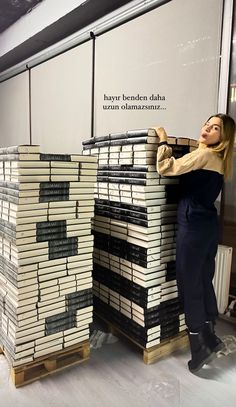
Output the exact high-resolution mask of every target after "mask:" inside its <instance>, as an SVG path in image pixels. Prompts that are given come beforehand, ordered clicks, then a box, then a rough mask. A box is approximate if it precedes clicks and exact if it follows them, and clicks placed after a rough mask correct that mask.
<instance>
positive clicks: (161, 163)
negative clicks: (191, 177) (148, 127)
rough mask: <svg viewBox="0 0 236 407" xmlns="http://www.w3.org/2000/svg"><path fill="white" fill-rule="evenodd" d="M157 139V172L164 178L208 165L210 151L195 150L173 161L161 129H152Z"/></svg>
mask: <svg viewBox="0 0 236 407" xmlns="http://www.w3.org/2000/svg"><path fill="white" fill-rule="evenodd" d="M154 129H155V131H156V134H157V136H158V137H159V141H160V142H159V147H158V151H157V165H156V167H157V172H158V173H159V174H160V175H165V176H177V175H181V174H185V173H187V172H190V171H194V170H197V169H201V168H204V167H205V166H206V165H207V163H208V158H209V154H211V152H210V151H208V150H207V148H202V149H199V148H198V149H197V150H195V151H193V152H191V153H188V154H185V155H184V156H183V157H181V158H177V159H175V158H174V157H173V156H172V148H171V147H170V146H168V144H167V134H166V132H165V129H163V127H159V128H154Z"/></svg>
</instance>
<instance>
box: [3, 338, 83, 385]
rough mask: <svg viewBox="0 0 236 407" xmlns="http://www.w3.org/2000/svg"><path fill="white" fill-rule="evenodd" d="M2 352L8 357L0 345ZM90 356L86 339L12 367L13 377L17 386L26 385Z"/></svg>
mask: <svg viewBox="0 0 236 407" xmlns="http://www.w3.org/2000/svg"><path fill="white" fill-rule="evenodd" d="M1 353H4V354H5V356H6V357H7V353H6V352H5V350H4V349H2V348H1V347H0V354H1ZM89 356H90V343H89V342H88V341H85V342H82V343H81V344H79V345H75V346H71V347H70V348H67V349H63V350H61V351H58V352H54V353H52V354H49V355H48V356H47V357H40V358H37V359H35V361H34V362H31V363H27V364H26V365H22V366H18V367H12V368H11V378H12V381H13V383H14V385H15V386H16V387H20V386H24V385H25V384H28V383H32V382H33V381H35V380H38V379H41V378H43V377H46V376H48V375H50V374H54V373H56V372H59V371H61V370H64V369H66V368H69V367H71V366H74V365H77V364H79V363H82V362H84V361H85V360H87V359H89ZM7 359H8V357H7ZM8 360H9V359H8Z"/></svg>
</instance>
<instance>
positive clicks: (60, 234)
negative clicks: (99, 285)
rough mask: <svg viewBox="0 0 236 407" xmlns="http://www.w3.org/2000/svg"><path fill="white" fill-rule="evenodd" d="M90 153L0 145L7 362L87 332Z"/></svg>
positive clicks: (0, 289) (0, 316) (0, 280)
mask: <svg viewBox="0 0 236 407" xmlns="http://www.w3.org/2000/svg"><path fill="white" fill-rule="evenodd" d="M96 179H97V158H96V157H86V156H83V155H64V154H42V153H40V147H39V146H28V145H21V146H18V147H9V148H2V149H0V346H1V347H2V348H3V349H4V350H5V351H6V353H7V355H8V356H9V358H10V360H11V362H12V365H13V366H18V365H21V364H26V363H28V362H31V361H33V360H34V359H35V358H38V357H41V356H44V355H47V354H49V353H52V352H55V351H59V350H61V349H64V348H68V347H70V346H72V345H76V344H79V343H80V342H82V341H84V340H87V339H88V338H89V324H90V323H91V322H92V308H93V305H92V304H93V302H92V256H93V235H92V234H91V218H92V217H93V216H94V183H95V182H96Z"/></svg>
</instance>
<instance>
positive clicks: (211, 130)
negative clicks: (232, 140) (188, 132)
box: [199, 117, 223, 146]
mask: <svg viewBox="0 0 236 407" xmlns="http://www.w3.org/2000/svg"><path fill="white" fill-rule="evenodd" d="M222 131H223V123H222V120H221V119H220V118H219V117H211V119H209V120H208V121H207V122H206V123H205V124H204V126H203V127H202V129H201V133H200V138H199V142H200V143H203V144H206V145H207V146H209V145H211V144H216V143H218V142H219V141H220V139H221V134H222Z"/></svg>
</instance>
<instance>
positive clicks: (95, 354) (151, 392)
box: [0, 321, 236, 407]
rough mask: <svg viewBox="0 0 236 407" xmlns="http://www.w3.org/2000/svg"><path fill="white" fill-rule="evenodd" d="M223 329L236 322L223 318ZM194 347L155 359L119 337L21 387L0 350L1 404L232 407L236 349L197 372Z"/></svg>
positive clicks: (232, 329) (231, 331)
mask: <svg viewBox="0 0 236 407" xmlns="http://www.w3.org/2000/svg"><path fill="white" fill-rule="evenodd" d="M217 332H218V334H219V335H221V336H222V335H234V336H235V335H236V326H235V325H231V324H229V323H228V322H225V321H219V323H218V327H217ZM188 360H189V350H183V351H177V352H175V353H174V354H172V355H171V356H169V357H166V358H163V359H161V360H159V361H158V362H156V363H155V364H153V365H149V366H147V365H145V364H144V363H143V362H142V357H141V354H140V353H139V352H138V351H137V350H136V348H134V347H133V346H131V345H130V344H127V343H126V342H124V341H122V340H118V341H117V342H116V343H113V344H103V346H102V347H101V348H100V349H97V350H95V349H94V350H92V352H91V357H90V360H89V361H86V362H84V363H82V364H81V365H78V366H75V367H73V368H70V369H67V370H65V371H63V372H61V373H59V374H56V375H53V376H50V377H47V378H45V379H42V380H38V381H36V382H34V383H32V384H29V385H27V386H25V387H21V388H18V389H16V388H15V387H14V385H13V384H12V382H11V378H10V370H9V367H8V364H7V361H6V359H5V357H4V356H3V355H0V406H2V407H74V406H76V407H144V406H145V407H146V406H147V407H199V406H201V407H204V406H209V407H222V405H223V406H224V407H232V406H233V405H235V400H236V352H234V353H231V354H229V355H227V356H222V357H220V358H218V359H215V360H214V361H213V362H212V363H211V365H208V366H207V367H205V368H204V369H202V370H201V371H200V373H199V374H198V376H195V375H193V374H191V373H189V371H188V370H187V367H186V364H187V361H188Z"/></svg>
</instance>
